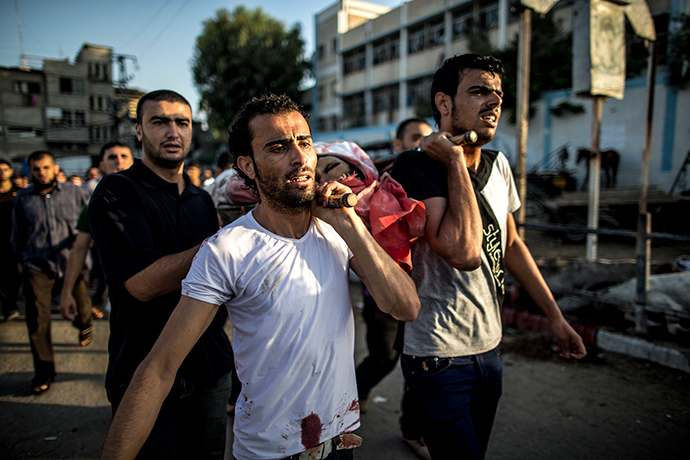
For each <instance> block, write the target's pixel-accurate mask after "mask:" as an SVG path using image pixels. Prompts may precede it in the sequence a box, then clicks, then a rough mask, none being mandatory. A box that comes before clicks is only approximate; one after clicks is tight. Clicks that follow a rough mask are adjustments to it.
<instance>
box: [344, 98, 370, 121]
mask: <svg viewBox="0 0 690 460" xmlns="http://www.w3.org/2000/svg"><path fill="white" fill-rule="evenodd" d="M343 118H344V119H345V120H346V124H347V127H349V128H354V127H357V126H364V124H365V123H366V117H365V113H364V93H359V94H355V95H352V96H347V97H344V98H343Z"/></svg>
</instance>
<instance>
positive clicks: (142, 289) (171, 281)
mask: <svg viewBox="0 0 690 460" xmlns="http://www.w3.org/2000/svg"><path fill="white" fill-rule="evenodd" d="M200 246H201V245H197V246H194V247H193V248H191V249H188V250H186V251H183V252H179V253H177V254H171V255H168V256H164V257H161V258H160V259H158V260H156V261H155V262H154V263H152V264H151V265H149V266H148V267H146V268H145V269H143V270H142V271H140V272H139V273H137V274H136V275H134V276H132V277H131V278H130V279H128V280H127V281H125V288H126V289H127V291H129V293H130V294H132V296H134V297H135V298H136V299H138V300H140V301H142V302H147V301H149V300H151V299H153V298H155V297H158V296H161V295H163V294H167V293H168V292H172V291H174V290H176V289H179V288H180V286H181V284H182V280H183V279H184V278H185V276H186V275H187V272H188V271H189V267H190V266H191V265H192V260H193V259H194V256H195V255H196V253H197V251H198V250H199V247H200Z"/></svg>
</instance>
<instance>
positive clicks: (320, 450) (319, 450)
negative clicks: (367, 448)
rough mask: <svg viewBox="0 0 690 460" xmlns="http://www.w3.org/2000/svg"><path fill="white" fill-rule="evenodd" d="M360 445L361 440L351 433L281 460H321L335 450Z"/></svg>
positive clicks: (340, 435)
mask: <svg viewBox="0 0 690 460" xmlns="http://www.w3.org/2000/svg"><path fill="white" fill-rule="evenodd" d="M361 445H362V438H360V437H359V436H357V435H356V434H352V433H345V434H339V435H338V436H336V437H334V438H331V439H329V440H328V441H324V442H322V443H321V444H319V445H318V446H314V447H310V448H309V449H307V450H305V451H304V452H300V453H299V454H295V455H291V456H289V457H285V458H284V459H283V460H322V459H324V458H326V457H328V456H329V455H330V454H331V452H333V451H335V450H343V449H354V448H355V447H359V446H361Z"/></svg>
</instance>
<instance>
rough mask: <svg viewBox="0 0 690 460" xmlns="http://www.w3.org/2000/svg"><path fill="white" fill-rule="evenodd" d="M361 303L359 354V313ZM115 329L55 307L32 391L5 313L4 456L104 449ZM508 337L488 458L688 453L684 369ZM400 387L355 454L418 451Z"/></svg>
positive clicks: (17, 331) (374, 412) (374, 414)
mask: <svg viewBox="0 0 690 460" xmlns="http://www.w3.org/2000/svg"><path fill="white" fill-rule="evenodd" d="M355 313H356V318H357V326H358V327H357V346H356V356H357V358H358V359H359V358H361V356H362V355H363V353H364V350H365V347H364V343H363V338H362V337H363V327H362V324H363V322H362V320H361V316H360V311H359V310H357V309H355ZM107 334H108V326H107V323H106V322H105V321H97V322H96V323H95V333H94V343H92V344H91V345H90V346H89V347H87V348H80V347H78V346H77V332H76V329H74V328H72V327H71V326H70V325H69V323H67V322H66V321H64V320H62V319H61V318H60V317H59V315H53V340H54V343H55V348H56V360H57V370H58V380H57V381H56V382H55V383H54V384H53V387H52V388H51V390H50V391H49V392H47V393H46V394H44V395H41V396H33V395H31V394H30V389H29V381H30V379H31V376H32V366H31V353H30V350H29V345H28V341H27V336H26V326H25V324H24V322H23V321H17V322H14V323H8V324H2V323H0V458H2V459H75V460H79V459H85V460H90V459H96V458H97V457H98V454H99V452H100V447H101V446H102V443H103V440H104V438H105V434H106V432H107V429H108V426H109V423H110V407H109V405H108V402H107V400H106V398H105V392H104V390H103V375H104V372H105V369H106V364H107V352H106V343H107ZM504 342H505V343H504V349H505V350H506V352H504V354H503V358H504V363H505V381H504V396H503V399H502V401H501V405H500V407H499V412H498V416H497V421H496V424H495V427H494V433H493V436H492V440H491V444H490V447H489V453H488V455H487V458H488V460H496V459H518V460H520V459H542V458H558V459H619V458H620V459H626V460H631V459H633V460H634V459H657V458H664V459H681V458H682V459H685V458H687V452H688V451H690V376H689V375H688V374H684V373H682V372H679V371H673V370H669V369H666V368H662V367H660V366H657V365H653V364H649V363H646V362H644V361H640V360H634V359H631V358H626V357H623V356H620V355H614V354H605V355H598V356H597V353H596V352H594V353H593V354H592V355H591V356H590V358H589V359H588V360H587V361H586V362H583V363H568V362H564V361H561V360H558V359H555V358H553V353H552V352H551V350H550V347H551V344H550V342H549V341H548V339H546V338H545V337H544V336H541V335H537V334H532V335H520V334H518V335H516V336H510V334H509V336H508V337H507V338H506V340H505V341H504ZM401 389H402V377H401V374H400V370H399V369H396V370H395V371H394V372H393V373H391V374H390V375H389V376H388V377H387V378H386V379H385V380H384V381H383V382H382V383H381V384H380V385H379V386H378V387H377V388H376V389H375V390H374V391H373V396H374V397H378V398H377V399H376V400H378V401H380V402H378V403H373V404H372V407H371V410H370V412H369V414H367V415H365V416H363V418H362V427H361V428H360V429H359V430H358V434H360V435H361V436H362V437H363V438H364V444H363V446H362V447H361V448H360V449H358V451H357V453H356V458H358V459H363V460H374V459H402V460H406V459H410V460H414V459H415V458H416V457H415V456H414V454H413V453H412V452H411V451H410V450H409V449H408V447H407V446H406V445H405V444H403V442H402V441H401V440H400V437H399V434H398V422H397V420H398V417H399V399H400V394H401ZM227 458H232V457H231V456H229V457H227Z"/></svg>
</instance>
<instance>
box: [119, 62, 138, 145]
mask: <svg viewBox="0 0 690 460" xmlns="http://www.w3.org/2000/svg"><path fill="white" fill-rule="evenodd" d="M128 59H129V60H130V61H132V64H133V65H134V69H135V70H139V64H138V62H137V57H136V56H134V55H131V54H113V61H114V62H115V63H116V64H117V68H118V79H117V80H116V82H115V89H116V94H115V98H114V101H113V102H114V104H113V106H114V107H113V112H114V113H113V117H114V119H115V133H113V134H114V136H113V138H114V139H118V140H120V141H122V142H124V143H126V144H127V145H129V146H130V147H134V140H133V139H132V137H133V135H132V134H131V133H132V129H131V120H130V116H129V90H128V89H127V83H128V82H130V81H131V80H132V79H133V78H134V75H130V74H128V73H127V60H128Z"/></svg>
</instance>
